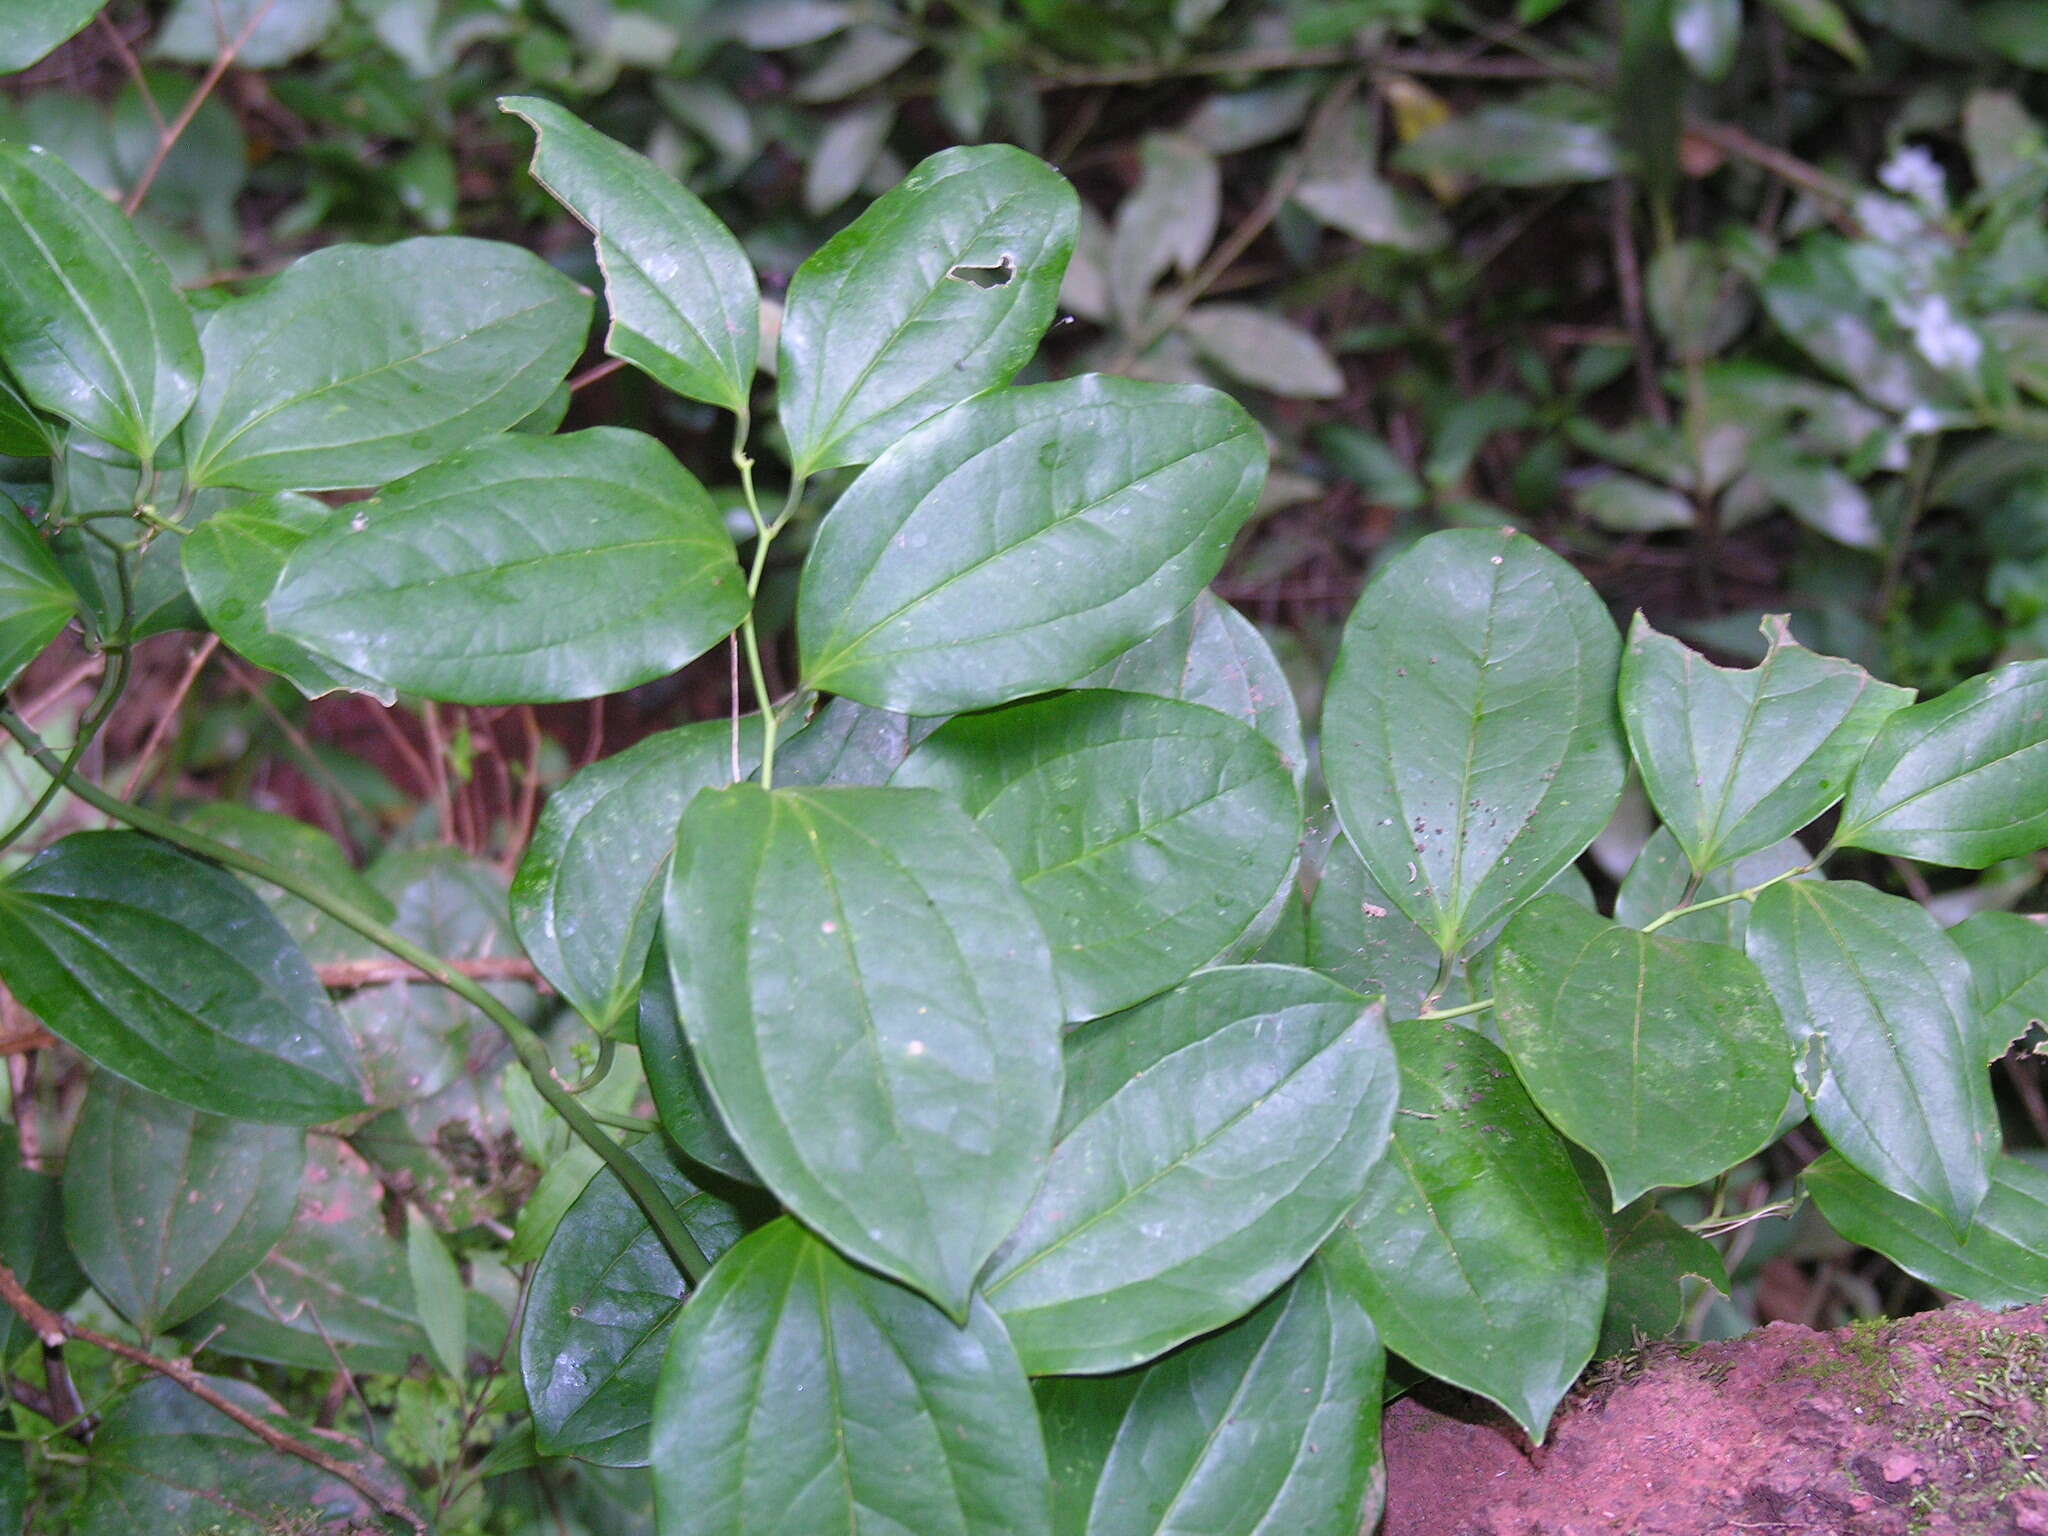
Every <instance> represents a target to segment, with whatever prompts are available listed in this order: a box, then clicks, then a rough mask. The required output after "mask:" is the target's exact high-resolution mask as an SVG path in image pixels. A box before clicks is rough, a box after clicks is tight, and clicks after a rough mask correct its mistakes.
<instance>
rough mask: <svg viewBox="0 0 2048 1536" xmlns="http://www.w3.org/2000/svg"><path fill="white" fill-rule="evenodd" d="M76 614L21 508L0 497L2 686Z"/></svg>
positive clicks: (71, 595) (74, 598)
mask: <svg viewBox="0 0 2048 1536" xmlns="http://www.w3.org/2000/svg"><path fill="white" fill-rule="evenodd" d="M77 612H78V594H77V593H76V592H74V591H72V590H71V583H70V582H68V581H66V580H65V579H64V573H63V572H62V571H61V570H59V569H58V568H57V562H56V561H55V560H53V559H51V558H50V551H49V549H48V548H47V547H45V545H44V544H43V541H42V537H41V535H39V534H38V533H37V532H36V530H35V528H34V526H33V525H32V524H30V522H29V520H28V519H27V518H26V517H24V516H23V515H22V512H21V509H20V508H19V507H17V506H16V505H15V504H14V503H13V502H12V501H10V500H9V499H8V498H7V497H6V496H5V495H0V688H5V687H7V686H8V685H10V684H11V683H13V681H14V680H15V679H16V678H18V677H20V676H21V674H22V672H23V670H24V669H25V668H26V667H27V666H28V664H29V663H30V662H32V661H34V660H35V659H36V657H38V656H40V655H41V654H42V653H43V647H45V646H46V645H48V644H49V643H50V642H51V641H52V640H54V639H56V638H57V636H58V635H59V634H61V633H62V632H63V629H64V626H65V625H66V624H68V623H70V622H71V619H72V616H73V615H74V614H76V613H77Z"/></svg>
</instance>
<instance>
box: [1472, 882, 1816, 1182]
mask: <svg viewBox="0 0 2048 1536" xmlns="http://www.w3.org/2000/svg"><path fill="white" fill-rule="evenodd" d="M1493 985H1494V995H1495V999H1496V1001H1495V1006H1494V1019H1495V1021H1496V1022H1497V1023H1498V1025H1499V1027H1500V1039H1501V1043H1502V1044H1503V1045H1504V1046H1506V1047H1507V1052H1508V1055H1509V1056H1511V1057H1513V1058H1514V1063H1515V1071H1516V1072H1517V1073H1518V1074H1519V1075H1520V1077H1521V1079H1522V1082H1523V1085H1524V1086H1526V1087H1527V1088H1528V1090H1529V1095H1530V1097H1531V1098H1533V1099H1535V1101H1536V1102H1537V1104H1538V1105H1539V1106H1541V1108H1542V1110H1543V1113H1544V1115H1545V1116H1547V1117H1548V1118H1549V1120H1550V1123H1551V1124H1553V1125H1555V1126H1556V1127H1557V1128H1558V1129H1559V1130H1561V1131H1563V1132H1564V1133H1565V1135H1567V1136H1569V1137H1571V1139H1572V1140H1573V1141H1575V1142H1577V1143H1578V1144H1579V1145H1580V1146H1582V1147H1584V1148H1586V1149H1587V1150H1588V1151H1589V1152H1591V1153H1592V1154H1593V1155H1594V1156H1595V1157H1597V1158H1599V1159H1600V1165H1601V1167H1603V1168H1604V1169H1606V1171H1607V1179H1608V1183H1609V1184H1610V1185H1611V1186H1612V1188H1613V1191H1614V1208H1615V1209H1616V1210H1619V1209H1621V1207H1623V1206H1625V1205H1627V1204H1628V1203H1629V1202H1630V1201H1632V1200H1634V1199H1635V1198H1636V1196H1638V1195H1640V1194H1642V1193H1643V1192H1644V1191H1645V1190H1649V1189H1654V1188H1657V1187H1658V1186H1660V1185H1665V1186H1670V1187H1673V1188H1681V1189H1682V1188H1684V1187H1685V1186H1687V1185H1690V1184H1697V1183H1699V1182H1701V1181H1702V1180H1705V1179H1711V1178H1713V1177H1714V1176H1715V1175H1716V1174H1719V1173H1721V1172H1723V1171H1724V1170H1726V1169H1729V1168H1732V1167H1734V1166H1735V1165H1736V1164H1737V1163H1739V1162H1741V1161H1742V1160H1743V1159H1744V1158H1746V1157H1749V1156H1751V1155H1752V1154H1753V1153H1755V1152H1757V1151H1758V1150H1759V1149H1761V1148H1762V1147H1763V1146H1764V1145H1766V1144H1767V1143H1768V1142H1769V1141H1770V1140H1771V1137H1772V1135H1773V1133H1774V1132H1775V1131H1776V1130H1777V1127H1778V1119H1779V1116H1780V1115H1782V1114H1783V1113H1784V1110H1785V1101H1786V1099H1787V1097H1788V1096H1789V1095H1790V1094H1791V1092H1792V1055H1791V1052H1790V1051H1789V1050H1788V1049H1787V1048H1786V1045H1785V1026H1784V1023H1783V1021H1782V1020H1780V1019H1779V1017H1778V1007H1777V1004H1776V1003H1775V1002H1773V1001H1772V1000H1771V989H1770V987H1769V986H1768V985H1766V984H1765V982H1764V979H1763V977H1762V976H1761V975H1760V974H1759V973H1758V971H1757V968H1756V966H1755V965H1753V964H1752V963H1751V962H1750V961H1749V960H1748V959H1747V958H1746V957H1745V956H1744V955H1743V954H1742V953H1741V952H1740V951H1738V950H1733V949H1729V948H1727V947H1725V946H1724V945H1720V944H1697V943H1693V942H1692V941H1690V940H1687V939H1673V938H1667V937H1665V936H1664V935H1663V934H1661V933H1656V934H1645V933H1638V932H1636V931H1635V930H1634V929H1633V928H1624V927H1622V926H1620V925H1619V924H1616V923H1611V922H1609V921H1608V920H1607V919H1606V918H1604V917H1601V916H1600V915H1599V914H1598V913H1594V912H1589V911H1587V910H1586V909H1585V908H1584V907H1582V906H1580V905H1579V904H1578V903H1577V902H1575V901H1573V900H1572V899H1571V898H1570V897H1569V896H1545V897H1542V898H1540V899H1538V900H1536V901H1533V902H1531V903H1530V904H1529V905H1528V906H1526V907H1524V908H1523V909H1522V910H1521V911H1520V912H1518V913H1516V914H1515V917H1514V920H1513V921H1512V922H1510V923H1509V924H1508V926H1507V931H1506V932H1505V933H1503V934H1502V935H1501V939H1500V948H1499V951H1498V953H1497V955H1496V957H1495V960H1494V964H1493Z"/></svg>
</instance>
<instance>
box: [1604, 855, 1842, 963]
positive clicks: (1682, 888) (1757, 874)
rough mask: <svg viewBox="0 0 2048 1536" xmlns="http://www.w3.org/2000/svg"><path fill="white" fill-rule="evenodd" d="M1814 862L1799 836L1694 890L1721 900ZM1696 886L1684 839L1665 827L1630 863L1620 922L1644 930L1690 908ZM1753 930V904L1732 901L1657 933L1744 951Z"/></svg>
mask: <svg viewBox="0 0 2048 1536" xmlns="http://www.w3.org/2000/svg"><path fill="white" fill-rule="evenodd" d="M1812 862H1813V855H1812V854H1810V853H1808V852H1807V851H1806V845H1805V844H1804V843H1802V842H1800V841H1799V840H1798V839H1797V838H1792V837H1788V838H1786V839H1785V841H1783V842H1782V843H1778V844H1776V845H1774V846H1772V847H1769V848H1766V849H1765V850H1764V851H1763V852H1762V853H1752V854H1749V855H1747V856H1746V857H1744V858H1740V859H1737V860H1736V861H1735V862H1734V863H1732V864H1723V865H1722V866H1721V867H1720V868H1719V869H1715V870H1712V871H1710V872H1709V873H1708V874H1707V876H1706V877H1705V878H1704V879H1702V880H1701V881H1700V883H1699V888H1698V890H1696V891H1694V892H1693V895H1692V901H1694V902H1700V901H1710V900H1712V899H1713V898H1714V897H1716V896H1729V895H1732V894H1734V893H1735V892H1736V891H1746V890H1748V889H1749V888H1750V887H1751V886H1753V885H1762V884H1763V883H1764V882H1765V881H1766V880H1773V879H1776V878H1777V877H1778V876H1779V875H1782V874H1785V873H1787V872H1788V871H1790V870H1794V869H1799V868H1801V867H1803V866H1805V865H1808V864H1811V863H1812ZM1796 878H1798V879H1801V880H1824V879H1826V878H1827V877H1826V876H1825V875H1823V874H1821V873H1820V872H1819V871H1818V870H1809V871H1807V873H1805V874H1803V875H1800V876H1797V877H1796ZM1691 886H1692V864H1691V861H1690V860H1688V859H1687V858H1686V856H1685V855H1684V854H1683V853H1681V852H1680V851H1679V847H1678V839H1676V838H1675V837H1673V836H1672V835H1671V833H1670V831H1669V830H1668V829H1666V828H1664V827H1659V828H1658V829H1657V830H1656V831H1655V832H1652V833H1651V834H1650V840H1649V841H1648V842H1647V843H1645V844H1643V847H1642V851H1641V852H1639V853H1638V854H1637V855H1636V861H1635V863H1633V864H1631V865H1629V867H1628V873H1627V874H1626V875H1624V876H1623V877H1622V881H1621V889H1620V890H1619V891H1618V892H1616V894H1615V898H1614V920H1615V921H1616V922H1617V923H1626V924H1628V926H1629V927H1631V928H1640V927H1642V926H1643V925H1644V924H1645V923H1648V922H1650V921H1651V920H1653V919H1655V918H1659V917H1662V916H1663V915H1664V914H1665V913H1666V912H1671V911H1675V910H1676V909H1677V908H1679V907H1683V906H1687V905H1690V903H1689V902H1688V901H1687V900H1686V892H1687V890H1689V889H1690V888H1691ZM1748 928H1749V903H1748V902H1746V901H1730V902H1726V903H1723V904H1722V905H1721V906H1718V907H1709V908H1707V910H1706V911H1704V912H1690V913H1687V914H1686V915H1685V916H1684V917H1679V918H1673V919H1672V920H1671V921H1670V922H1669V923H1667V924H1666V925H1665V926H1664V927H1662V928H1660V929H1658V930H1657V931H1658V932H1659V933H1662V934H1665V935H1666V936H1668V937H1670V938H1674V939H1696V940H1699V941H1700V942H1702V943H1707V944H1728V945H1732V946H1734V947H1735V948H1737V949H1740V948H1741V947H1742V936H1743V934H1744V933H1745V932H1747V931H1748Z"/></svg>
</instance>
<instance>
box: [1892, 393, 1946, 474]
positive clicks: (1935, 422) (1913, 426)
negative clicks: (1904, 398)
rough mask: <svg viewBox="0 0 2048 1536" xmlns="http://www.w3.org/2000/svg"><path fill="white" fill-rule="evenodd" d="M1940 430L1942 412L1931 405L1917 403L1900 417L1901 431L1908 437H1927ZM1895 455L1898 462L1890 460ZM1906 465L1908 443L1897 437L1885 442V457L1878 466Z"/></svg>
mask: <svg viewBox="0 0 2048 1536" xmlns="http://www.w3.org/2000/svg"><path fill="white" fill-rule="evenodd" d="M1940 430H1941V413H1940V412H1939V411H1937V410H1935V409H1934V407H1933V406H1931V405H1916V406H1914V407H1913V409H1911V410H1910V411H1908V412H1906V414H1905V415H1904V416H1902V417H1900V418H1899V431H1900V432H1902V433H1904V434H1905V435H1906V436H1907V437H1925V436H1926V435H1927V434H1928V433H1930V432H1938V431H1940ZM1894 457H1896V458H1897V460H1898V462H1897V463H1896V464H1894V463H1892V462H1890V461H1891V460H1892V459H1893V458H1894ZM1905 467H1906V445H1905V444H1904V443H1903V442H1901V441H1899V440H1898V439H1896V438H1895V439H1893V440H1892V441H1891V442H1889V443H1886V444H1885V447H1884V459H1883V461H1881V462H1880V463H1879V465H1878V468H1880V469H1904V468H1905Z"/></svg>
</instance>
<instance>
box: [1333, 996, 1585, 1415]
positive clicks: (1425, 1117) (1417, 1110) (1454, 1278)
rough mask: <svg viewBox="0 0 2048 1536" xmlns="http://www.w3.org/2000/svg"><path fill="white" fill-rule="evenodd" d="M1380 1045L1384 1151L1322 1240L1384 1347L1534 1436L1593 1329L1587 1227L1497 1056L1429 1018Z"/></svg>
mask: <svg viewBox="0 0 2048 1536" xmlns="http://www.w3.org/2000/svg"><path fill="white" fill-rule="evenodd" d="M1393 1036H1394V1049H1395V1053H1396V1054H1397V1055H1398V1056H1399V1058H1400V1062H1401V1107H1400V1111H1399V1113H1398V1114H1396V1115H1395V1117H1394V1141H1393V1146H1392V1148H1391V1149H1390V1150H1389V1152H1388V1154H1387V1156H1386V1157H1384V1158H1382V1159H1381V1160H1380V1162H1379V1163H1378V1165H1377V1166H1376V1167H1375V1168H1374V1169H1373V1172H1372V1174H1371V1177H1370V1178H1369V1180H1368V1182H1367V1185H1366V1193H1365V1198H1364V1199H1363V1200H1361V1201H1360V1202H1359V1203H1358V1205H1357V1206H1356V1207H1355V1208H1354V1209H1353V1210H1352V1212H1351V1214H1350V1215H1348V1216H1346V1217H1345V1218H1344V1223H1343V1225H1342V1226H1341V1227H1340V1228H1339V1229H1338V1232H1337V1235H1336V1237H1335V1238H1334V1239H1333V1242H1334V1243H1336V1244H1338V1245H1340V1246H1341V1247H1343V1248H1344V1249H1345V1250H1346V1254H1345V1258H1346V1260H1347V1261H1348V1262H1350V1263H1353V1264H1355V1265H1356V1266H1357V1268H1356V1273H1357V1275H1358V1276H1359V1283H1360V1285H1361V1287H1362V1290H1363V1294H1364V1296H1365V1304H1366V1307H1367V1310H1369V1311H1370V1312H1371V1313H1372V1317H1373V1321H1374V1322H1376V1323H1377V1324H1379V1329H1380V1337H1381V1338H1382V1339H1383V1340H1385V1341H1386V1345H1387V1347H1388V1348H1389V1349H1391V1350H1393V1351H1394V1352H1395V1353H1397V1354H1399V1355H1400V1356H1401V1357H1402V1358H1403V1359H1405V1360H1407V1361H1409V1362H1410V1363H1411V1364H1413V1365H1416V1366H1419V1367H1420V1368H1421V1369H1423V1370H1425V1371H1427V1372H1429V1374H1430V1375H1432V1376H1440V1377H1442V1378H1443V1379H1444V1380H1445V1381H1448V1382H1451V1383H1453V1384H1454V1385H1457V1386H1460V1387H1463V1388H1465V1389H1466V1390H1467V1391H1470V1392H1477V1393H1479V1394H1481V1395H1482V1396H1484V1397H1489V1398H1491V1399H1492V1400H1493V1401H1494V1402H1496V1403H1499V1404H1500V1405H1501V1407H1503V1408H1505V1409H1507V1411H1508V1412H1509V1413H1511V1414H1513V1415H1514V1416H1515V1418H1516V1420H1517V1421H1518V1422H1520V1424H1521V1425H1522V1427H1523V1428H1525V1429H1527V1430H1528V1431H1529V1433H1530V1434H1531V1435H1532V1436H1533V1437H1535V1438H1536V1439H1538V1440H1540V1439H1542V1437H1543V1431H1544V1427H1545V1425H1547V1424H1548V1423H1549V1420H1550V1414H1551V1410H1552V1409H1554V1408H1555V1407H1556V1406H1557V1404H1558V1402H1559V1400H1560V1399H1562V1398H1563V1396H1564V1394H1565V1393H1566V1392H1567V1391H1569V1390H1570V1388H1571V1385H1572V1383H1573V1382H1574V1381H1575V1380H1577V1379H1578V1374H1579V1371H1580V1370H1581V1369H1582V1368H1583V1367H1584V1366H1585V1364H1586V1361H1587V1360H1588V1359H1590V1358H1591V1356H1592V1353H1593V1346H1594V1344H1595V1342H1596V1341H1597V1340H1598V1338H1599V1336H1600V1316H1601V1311H1602V1308H1603V1306H1604V1303H1605V1299H1606V1293H1607V1267H1606V1261H1607V1245H1606V1242H1605V1239H1604V1238H1603V1237H1602V1235H1601V1230H1600V1223H1599V1221H1598V1220H1597V1219H1596V1218H1595V1216H1594V1212H1593V1205H1592V1202H1591V1201H1590V1200H1588V1199H1587V1197H1586V1191H1585V1189H1584V1187H1583V1186H1582V1185H1581V1184H1580V1183H1579V1178H1578V1175H1577V1174H1576V1173H1574V1172H1573V1171H1572V1165H1571V1159H1570V1158H1569V1157H1568V1156H1567V1155H1566V1152H1565V1147H1564V1143H1563V1142H1562V1141H1560V1140H1559V1139H1558V1136H1557V1133H1556V1132H1555V1131H1553V1130H1552V1129H1551V1128H1550V1126H1549V1125H1548V1123H1546V1122H1545V1120H1544V1119H1543V1117H1542V1115H1541V1114H1540V1113H1538V1111H1537V1109H1536V1106H1535V1105H1534V1104H1532V1103H1531V1102H1530V1101H1529V1096H1528V1094H1527V1093H1525V1092H1524V1091H1523V1089H1522V1086H1521V1084H1520V1083H1519V1082H1518V1081H1517V1080H1516V1078H1515V1075H1514V1072H1513V1070H1512V1069H1511V1068H1510V1067H1509V1065H1508V1059H1507V1058H1506V1057H1505V1056H1503V1055H1502V1054H1501V1053H1500V1051H1499V1050H1498V1049H1496V1048H1495V1047H1494V1046H1493V1045H1492V1044H1491V1043H1490V1042H1488V1041H1487V1040H1485V1039H1484V1038H1482V1037H1481V1036H1479V1035H1477V1034H1475V1033H1473V1032H1472V1031H1470V1030H1465V1029H1459V1028H1457V1027H1455V1026H1453V1025H1445V1024H1436V1023H1431V1022H1428V1021H1417V1022H1410V1023H1405V1024H1396V1025H1395V1026H1394V1027H1393Z"/></svg>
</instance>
